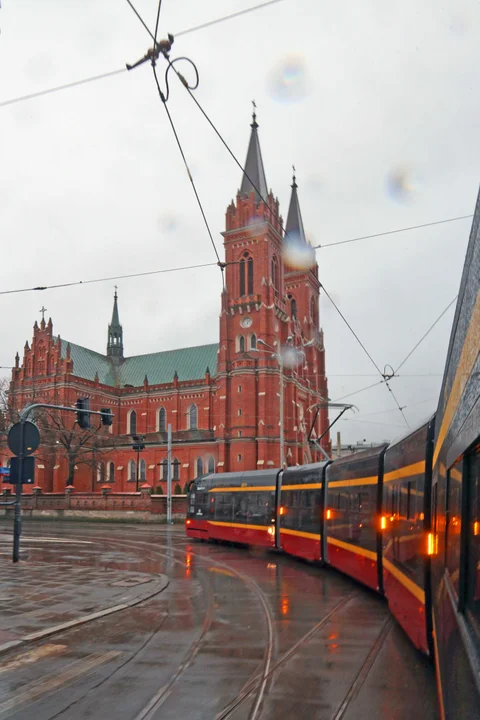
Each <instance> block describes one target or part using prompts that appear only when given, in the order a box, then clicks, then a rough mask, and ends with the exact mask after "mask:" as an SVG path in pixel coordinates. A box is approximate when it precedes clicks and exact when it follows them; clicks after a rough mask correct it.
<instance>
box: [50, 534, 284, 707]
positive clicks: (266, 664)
mask: <svg viewBox="0 0 480 720" xmlns="http://www.w3.org/2000/svg"><path fill="white" fill-rule="evenodd" d="M89 537H90V538H91V539H92V540H93V542H101V543H103V544H104V547H107V548H108V547H113V548H116V547H118V546H120V547H121V548H122V549H138V550H140V549H142V550H146V551H147V553H148V555H149V556H150V557H148V558H146V557H143V558H142V560H143V561H144V560H158V558H164V559H166V560H169V561H170V562H173V563H175V564H179V565H182V566H183V567H187V563H185V562H184V561H182V560H179V559H178V558H175V557H172V553H177V554H178V553H182V554H183V553H184V550H183V549H180V548H174V547H172V546H165V545H161V547H163V548H164V549H166V550H167V551H168V552H161V550H160V549H159V548H158V546H157V547H155V548H152V547H151V546H150V545H149V544H148V542H147V541H143V540H128V541H124V540H120V539H119V540H116V539H113V538H111V537H103V536H98V535H91V534H90V535H89ZM190 554H191V555H192V556H195V557H196V558H197V559H198V560H200V561H201V562H202V563H208V564H209V565H216V566H218V567H221V568H224V569H226V570H228V571H229V572H230V573H232V574H233V575H235V576H236V577H237V578H238V579H240V580H241V581H242V582H243V583H245V584H246V585H247V586H248V587H249V588H250V590H251V591H252V592H253V593H254V594H255V595H256V596H257V598H258V599H259V601H260V605H261V607H262V609H263V612H264V616H265V621H266V628H267V639H266V645H265V652H264V657H263V663H262V664H263V667H262V669H261V671H260V673H258V668H257V670H256V671H255V677H258V683H257V684H256V685H255V688H254V690H256V691H257V692H256V695H255V698H254V701H253V706H252V710H251V713H250V716H249V720H256V718H257V717H258V713H259V710H260V708H261V703H262V700H263V697H264V693H265V688H266V684H267V682H268V680H269V678H270V675H271V673H270V666H271V662H272V655H273V648H274V636H273V620H272V615H271V610H270V607H269V605H268V602H267V600H266V598H265V596H264V593H263V592H262V590H261V589H260V587H259V586H258V585H257V583H256V582H255V581H254V580H253V579H252V578H250V577H248V576H247V575H244V574H243V573H240V572H239V571H238V570H236V569H235V568H234V567H232V566H231V565H229V564H228V563H225V562H221V561H218V560H214V559H212V558H206V557H204V556H203V555H201V554H199V553H195V552H194V551H191V552H190ZM110 566H112V562H110ZM197 570H198V568H197ZM199 580H200V583H201V584H202V587H203V590H204V593H206V594H207V596H208V597H209V598H210V600H209V601H208V602H207V609H206V612H205V617H204V621H203V624H202V629H201V632H200V635H199V636H198V637H197V639H196V640H194V642H193V643H192V644H191V645H190V647H189V648H188V650H187V651H186V654H185V655H184V657H183V659H182V662H181V663H180V664H179V665H178V666H177V668H176V670H175V672H173V673H172V675H171V676H170V678H169V679H168V680H167V682H165V683H164V684H163V685H162V686H161V687H160V688H159V689H158V691H157V692H156V693H155V694H154V695H153V696H152V697H151V698H150V700H149V701H148V702H147V703H146V704H145V705H144V707H143V708H142V709H141V710H140V711H139V712H138V713H137V714H136V715H135V716H134V717H133V718H132V720H152V718H153V717H154V716H155V714H156V712H157V711H158V710H159V708H160V707H161V705H162V704H163V703H164V702H165V701H166V700H167V698H168V697H169V695H170V693H171V691H172V689H173V686H174V685H175V684H176V683H177V681H178V680H179V678H180V677H181V676H182V675H183V674H184V672H185V670H187V668H188V667H189V666H190V665H191V663H192V662H193V660H194V658H195V657H196V655H197V654H198V652H199V651H200V649H201V647H202V644H203V643H204V641H205V638H206V635H207V633H208V631H209V630H210V627H211V624H212V622H213V618H214V603H213V593H212V591H211V587H210V586H207V588H205V586H206V583H205V581H204V580H203V581H202V579H201V578H200V577H199ZM147 602H148V600H146V601H145V603H141V604H140V606H141V605H142V604H146V603H147ZM155 634H156V633H155ZM155 634H154V635H155ZM154 635H152V636H151V637H150V638H149V640H148V641H147V643H146V644H145V646H144V647H142V648H141V650H142V651H143V650H145V648H146V646H147V644H149V643H150V642H151V641H152V640H153V638H154ZM137 654H138V653H134V654H133V655H132V656H131V657H130V658H129V659H128V660H127V661H126V662H124V663H122V665H121V666H120V667H119V668H117V670H120V669H122V668H124V667H125V666H126V665H128V663H129V662H131V661H133V660H134V659H135V658H136V656H137ZM115 672H116V670H115V671H114V672H113V673H112V674H111V675H110V676H109V677H108V678H105V680H104V681H102V682H101V683H98V684H97V685H96V686H95V689H96V688H98V687H100V685H102V684H103V683H104V682H106V681H107V680H109V679H110V678H111V677H112V676H113V675H114V674H115ZM251 679H252V678H251ZM251 679H250V680H249V681H247V683H249V682H250V681H251ZM251 693H252V691H250V693H249V695H251ZM84 697H85V696H82V698H79V700H78V701H80V700H82V699H83V698H84ZM78 701H77V702H78ZM70 707H71V706H69V707H68V708H65V709H64V710H62V711H61V712H60V713H57V714H56V715H55V716H52V718H53V717H55V718H56V717H60V716H61V715H62V714H64V713H65V712H66V710H68V709H69V708H70Z"/></svg>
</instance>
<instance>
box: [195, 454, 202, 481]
mask: <svg viewBox="0 0 480 720" xmlns="http://www.w3.org/2000/svg"><path fill="white" fill-rule="evenodd" d="M195 464H196V468H195V471H196V472H195V477H200V475H203V460H202V458H200V457H199V458H197V460H196V463H195Z"/></svg>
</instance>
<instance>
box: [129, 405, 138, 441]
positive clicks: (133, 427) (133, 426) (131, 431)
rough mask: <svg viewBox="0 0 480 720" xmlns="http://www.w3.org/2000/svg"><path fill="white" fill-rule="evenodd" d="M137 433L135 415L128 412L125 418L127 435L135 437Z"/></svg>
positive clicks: (133, 412) (133, 411) (132, 412)
mask: <svg viewBox="0 0 480 720" xmlns="http://www.w3.org/2000/svg"><path fill="white" fill-rule="evenodd" d="M136 432H137V413H136V412H135V410H130V412H129V414H128V416H127V435H135V433H136Z"/></svg>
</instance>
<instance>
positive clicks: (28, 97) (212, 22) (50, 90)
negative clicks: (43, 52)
mask: <svg viewBox="0 0 480 720" xmlns="http://www.w3.org/2000/svg"><path fill="white" fill-rule="evenodd" d="M284 1H285V0H269V1H268V2H264V3H261V4H260V5H254V6H253V7H251V8H247V9H245V10H241V11H239V12H237V13H232V14H231V15H224V16H223V17H219V18H216V19H215V20H210V21H209V22H206V23H202V24H201V25H196V26H194V27H191V28H187V30H180V32H177V33H175V34H174V36H175V37H180V36H181V35H187V34H188V33H193V32H196V31H197V30H203V29H204V28H207V27H211V26H213V25H217V24H218V23H222V22H226V21H227V20H231V19H233V18H236V17H238V16H240V15H245V14H246V13H250V12H255V11H256V10H261V9H262V8H264V7H267V6H268V5H273V4H274V3H279V2H284ZM127 2H128V0H127ZM129 4H130V5H131V3H129ZM134 12H135V14H136V15H137V16H138V13H137V11H136V10H134ZM141 22H142V25H144V27H145V29H146V30H147V32H148V34H149V35H150V37H151V38H152V39H154V38H153V34H152V33H151V32H150V30H149V29H148V27H147V26H146V25H145V24H144V22H143V20H141ZM126 72H127V69H126V68H125V67H122V68H120V69H119V70H112V71H111V72H107V73H103V74H101V75H93V76H92V77H88V78H84V79H83V80H74V81H73V82H70V83H66V84H65V85H57V86H56V87H53V88H47V89H45V90H39V91H38V92H35V93H29V94H28V95H20V96H19V97H16V98H11V99H10V100H3V101H0V108H2V107H6V106H7V105H13V104H14V103H18V102H23V101H24V100H32V99H34V98H37V97H42V96H44V95H50V94H51V93H55V92H60V91H61V90H68V89H70V88H73V87H76V86H77V85H85V84H86V83H91V82H95V81H96V80H103V79H104V78H108V77H112V76H114V75H120V73H126Z"/></svg>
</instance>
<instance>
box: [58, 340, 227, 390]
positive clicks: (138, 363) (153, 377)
mask: <svg viewBox="0 0 480 720" xmlns="http://www.w3.org/2000/svg"><path fill="white" fill-rule="evenodd" d="M68 344H69V343H68V341H67V340H64V339H63V338H62V358H65V357H66V356H67V345H68ZM217 351H218V343H213V344H212V345H199V346H198V347H189V348H181V349H180V350H166V351H164V352H158V353H151V354H149V355H135V356H133V357H129V358H125V360H123V361H122V362H121V364H120V366H119V367H118V369H116V368H115V366H114V365H113V363H112V362H111V361H110V358H108V357H106V356H105V355H101V354H100V353H97V352H94V351H93V350H88V349H87V348H84V347H82V346H81V345H76V344H75V343H70V356H71V358H72V360H73V375H75V376H76V377H81V378H85V380H92V381H93V380H95V374H96V373H98V378H99V381H100V382H101V383H102V384H104V385H111V386H112V387H114V386H115V385H116V384H117V381H116V374H117V373H118V379H119V385H120V387H124V386H125V385H133V386H134V387H140V386H141V385H143V380H144V378H145V375H146V376H147V377H148V382H149V384H150V385H161V384H164V383H171V382H173V376H174V373H175V371H177V373H178V379H179V381H180V382H181V381H182V380H198V379H200V378H203V377H204V375H205V371H206V369H207V366H208V367H209V368H210V372H211V374H212V376H214V375H215V373H216V369H217Z"/></svg>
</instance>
